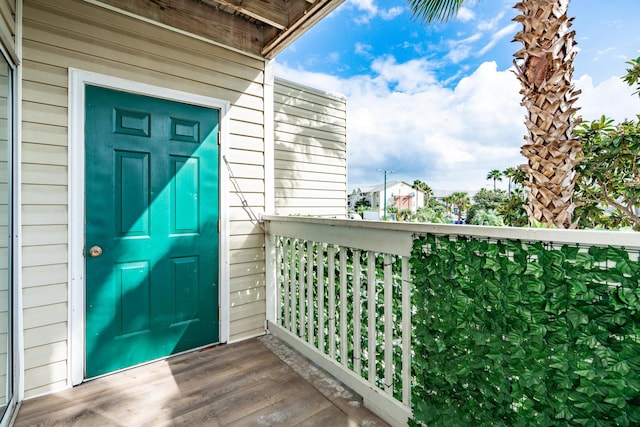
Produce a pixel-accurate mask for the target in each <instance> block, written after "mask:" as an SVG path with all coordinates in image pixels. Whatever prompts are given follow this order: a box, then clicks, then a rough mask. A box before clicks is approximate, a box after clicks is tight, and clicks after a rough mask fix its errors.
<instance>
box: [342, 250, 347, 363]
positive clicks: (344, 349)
mask: <svg viewBox="0 0 640 427" xmlns="http://www.w3.org/2000/svg"><path fill="white" fill-rule="evenodd" d="M348 350H349V339H348V338H347V248H345V247H342V248H340V363H342V364H343V365H344V366H347V362H348V360H347V357H348Z"/></svg>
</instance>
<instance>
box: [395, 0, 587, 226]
mask: <svg viewBox="0 0 640 427" xmlns="http://www.w3.org/2000/svg"><path fill="white" fill-rule="evenodd" d="M408 2H409V5H410V7H411V9H412V12H413V15H414V16H415V17H417V18H419V19H421V20H422V21H423V22H433V21H446V20H447V19H449V18H451V17H452V16H454V15H455V14H456V13H457V12H458V10H459V9H460V8H461V7H462V6H463V5H464V4H474V3H475V0H408ZM514 7H515V8H516V9H518V10H519V11H520V14H519V15H518V16H516V17H515V18H514V21H516V22H518V23H520V24H521V25H522V28H521V30H520V31H518V32H517V33H516V35H515V37H514V40H515V41H517V42H520V43H522V45H523V48H522V49H520V50H519V51H518V52H516V53H515V54H514V56H515V58H516V63H515V65H516V67H515V72H516V75H517V77H518V79H519V80H520V83H521V90H520V94H521V95H522V97H523V101H522V105H524V106H525V107H526V108H527V111H528V114H527V118H526V120H525V124H526V126H527V130H528V132H527V135H526V136H525V144H524V145H523V146H522V150H521V153H522V154H523V155H524V156H525V157H526V158H527V159H528V164H527V165H526V166H525V172H526V173H527V177H528V179H527V181H526V182H525V185H526V186H527V194H528V197H527V200H528V205H527V207H526V209H527V213H528V215H529V218H530V220H531V222H533V221H538V222H543V223H545V224H547V225H548V226H551V225H553V224H555V225H556V226H557V227H559V228H570V227H572V226H573V225H574V224H573V221H572V216H573V211H574V209H575V205H574V203H573V190H574V186H575V179H576V172H575V166H576V164H577V158H578V154H579V153H580V151H581V147H580V143H579V141H577V140H576V139H574V138H573V129H574V127H575V125H576V123H577V119H575V112H576V111H577V109H576V108H575V107H574V106H573V105H574V103H575V101H576V99H577V95H578V93H579V92H577V91H576V90H575V89H574V87H573V84H572V76H573V61H574V58H575V55H576V52H577V50H576V49H575V48H574V45H575V42H574V35H575V31H570V30H569V29H570V27H571V20H570V19H569V18H568V16H567V11H568V8H569V0H545V1H541V0H520V1H518V2H517V3H516V4H515V6H514ZM548 171H553V172H552V175H550V174H549V172H548Z"/></svg>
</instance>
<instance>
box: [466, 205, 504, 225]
mask: <svg viewBox="0 0 640 427" xmlns="http://www.w3.org/2000/svg"><path fill="white" fill-rule="evenodd" d="M471 212H473V216H471ZM469 218H471V219H469ZM467 224H473V225H492V226H496V227H501V226H503V225H504V221H502V217H501V216H500V214H498V212H497V211H496V210H495V209H477V210H474V209H473V208H471V209H469V216H468V217H467Z"/></svg>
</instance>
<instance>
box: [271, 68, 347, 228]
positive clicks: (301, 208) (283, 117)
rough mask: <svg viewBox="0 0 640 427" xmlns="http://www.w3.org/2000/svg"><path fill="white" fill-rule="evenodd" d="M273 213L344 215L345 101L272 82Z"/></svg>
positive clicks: (295, 86) (283, 81) (345, 189)
mask: <svg viewBox="0 0 640 427" xmlns="http://www.w3.org/2000/svg"><path fill="white" fill-rule="evenodd" d="M274 101H275V102H274V103H275V107H274V110H275V132H274V134H275V138H274V140H275V141H274V145H275V146H274V158H275V159H274V163H275V213H276V214H279V215H311V216H324V217H335V218H345V217H346V214H347V144H346V143H347V135H346V99H345V98H343V97H340V96H336V95H332V94H328V93H326V92H323V91H320V90H317V89H312V88H309V87H306V86H302V85H299V84H295V83H292V82H289V81H286V80H283V79H278V78H277V79H276V80H275V88H274Z"/></svg>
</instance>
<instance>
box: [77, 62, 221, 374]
mask: <svg viewBox="0 0 640 427" xmlns="http://www.w3.org/2000/svg"><path fill="white" fill-rule="evenodd" d="M86 85H94V86H101V87H106V88H110V89H115V90H119V91H123V92H131V93H136V94H140V95H145V96H150V97H154V98H161V99H165V100H168V101H177V102H183V103H187V104H192V105H199V106H202V107H208V108H214V109H217V110H219V111H220V137H219V144H220V153H219V158H220V160H222V156H224V155H226V154H227V150H228V145H229V144H228V143H227V142H228V140H229V114H228V113H229V108H230V104H229V102H228V101H224V100H220V99H215V98H209V97H205V96H202V95H196V94H193V93H189V92H182V91H177V90H173V89H167V88H162V87H158V86H153V85H149V84H146V83H140V82H135V81H131V80H125V79H121V78H117V77H112V76H107V75H104V74H98V73H93V72H89V71H83V70H78V69H74V68H70V69H69V122H68V132H69V136H68V138H69V141H68V142H69V146H68V152H69V174H68V176H69V182H68V185H69V187H68V189H69V199H68V209H69V254H68V255H69V327H68V331H69V335H68V342H69V345H68V348H69V355H68V357H69V358H68V360H69V363H68V384H69V385H70V386H72V385H77V384H80V383H81V382H82V381H83V380H84V378H85V376H84V372H85V366H84V360H85V332H84V331H85V281H84V278H85V269H84V265H85V264H84V254H83V252H84V246H85V176H84V175H85V173H84V171H85V138H84V118H85V91H84V88H85V86H86ZM221 166H222V164H221V163H220V165H219V167H218V169H219V197H220V203H219V206H220V208H219V214H220V238H219V258H218V259H219V273H218V274H219V277H218V283H219V286H218V292H219V307H218V310H219V316H220V331H219V332H220V342H227V341H228V340H229V247H228V246H229V243H228V242H229V220H228V218H229V215H228V206H229V202H228V194H229V191H228V185H227V183H228V182H229V177H228V172H227V169H226V168H224V167H221Z"/></svg>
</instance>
